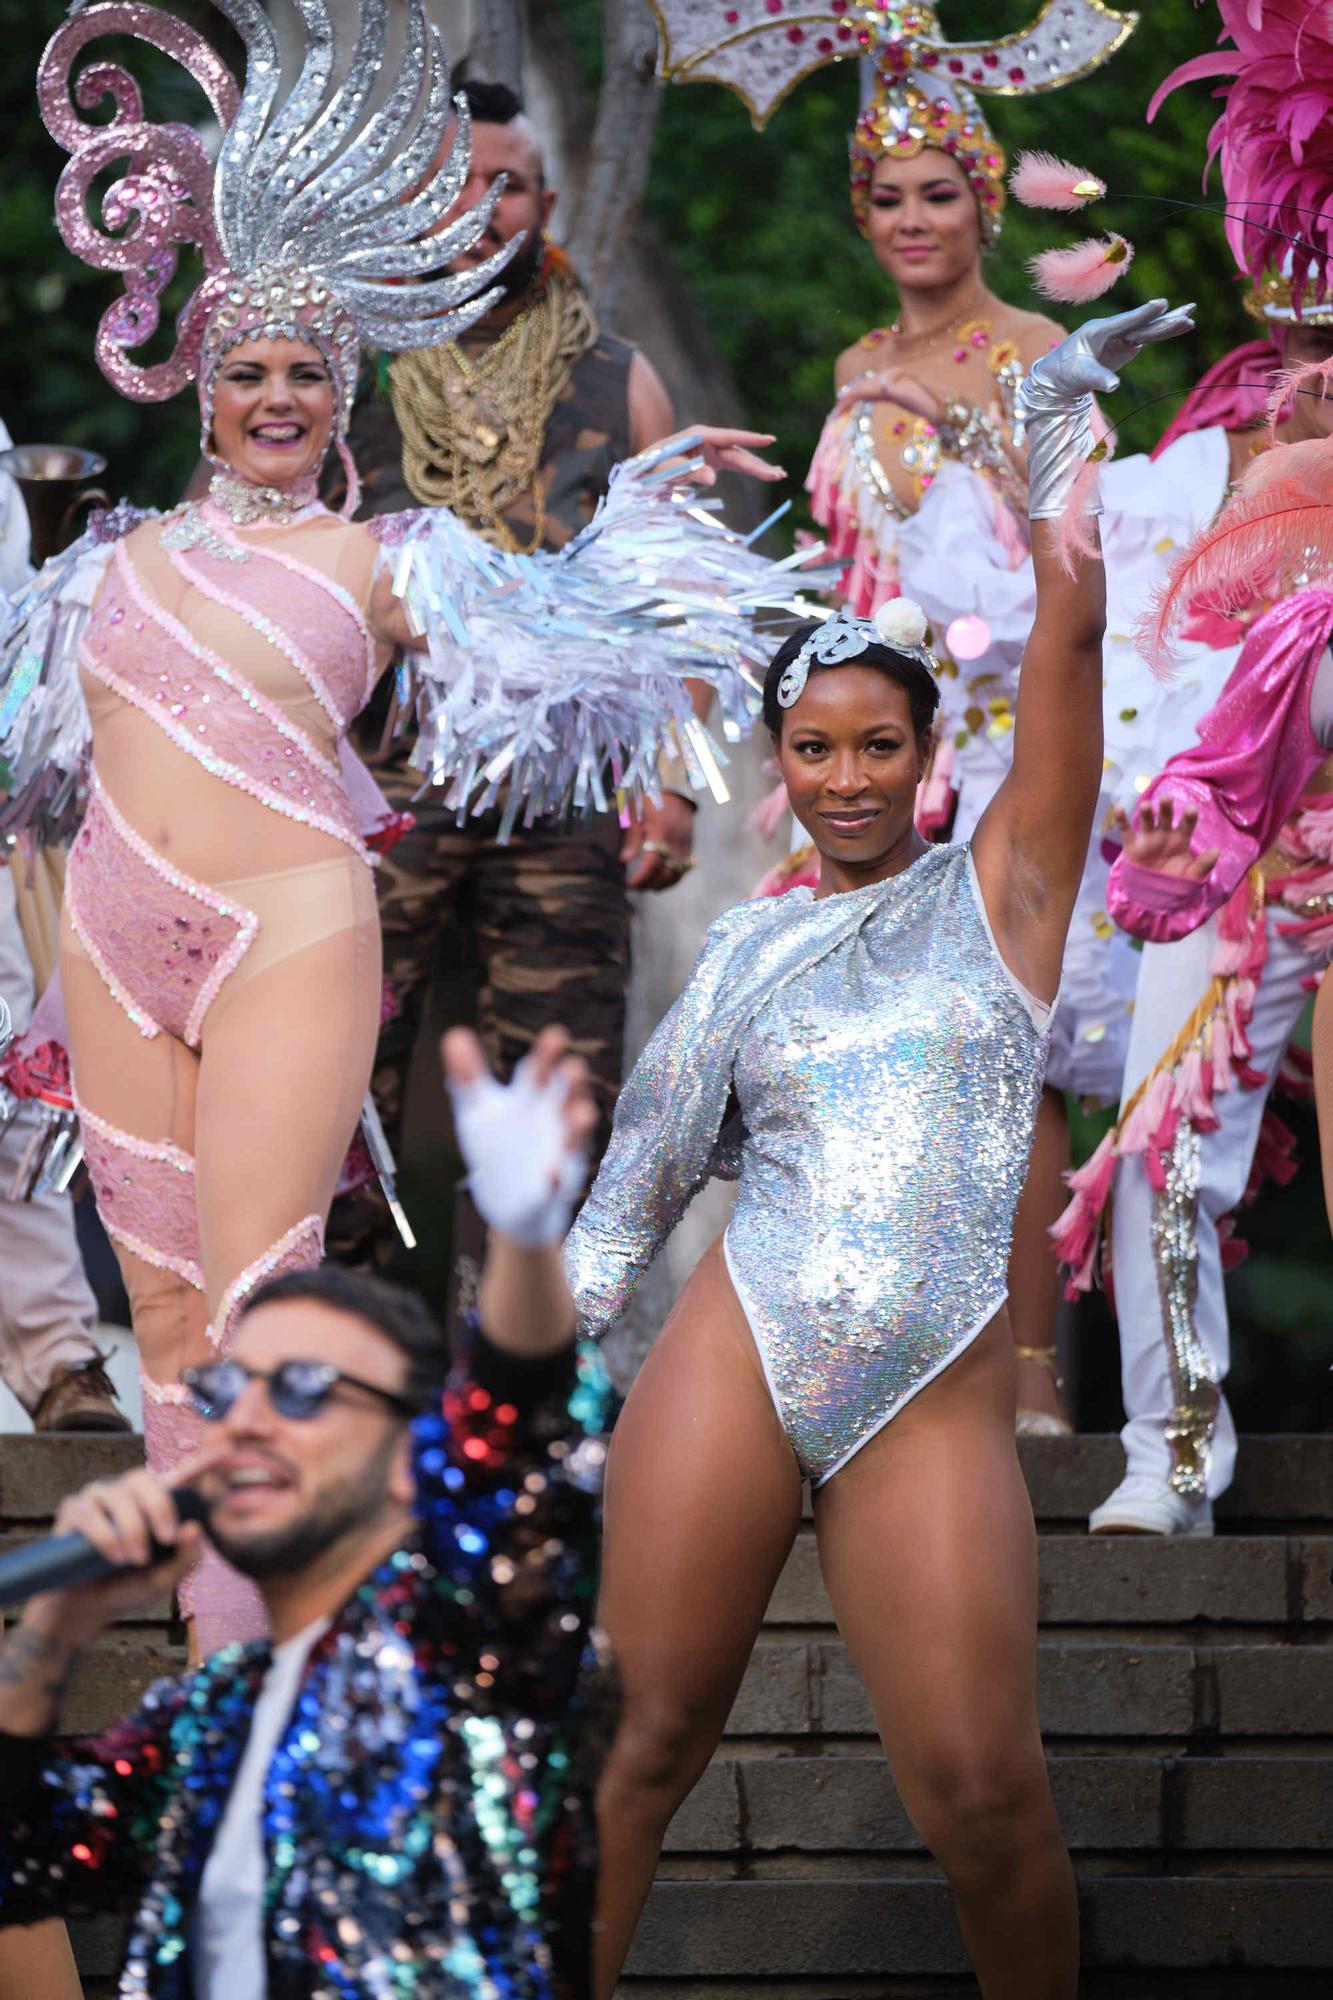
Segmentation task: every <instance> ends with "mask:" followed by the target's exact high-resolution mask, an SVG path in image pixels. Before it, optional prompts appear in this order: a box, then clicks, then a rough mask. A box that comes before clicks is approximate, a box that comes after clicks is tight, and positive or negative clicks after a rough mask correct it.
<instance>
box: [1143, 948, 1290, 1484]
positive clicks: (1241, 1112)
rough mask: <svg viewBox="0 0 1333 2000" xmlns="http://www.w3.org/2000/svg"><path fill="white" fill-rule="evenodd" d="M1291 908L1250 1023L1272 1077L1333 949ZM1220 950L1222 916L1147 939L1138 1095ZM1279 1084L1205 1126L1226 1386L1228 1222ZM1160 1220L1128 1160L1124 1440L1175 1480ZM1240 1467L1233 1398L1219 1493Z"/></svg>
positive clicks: (1256, 1056)
mask: <svg viewBox="0 0 1333 2000" xmlns="http://www.w3.org/2000/svg"><path fill="white" fill-rule="evenodd" d="M1283 914H1284V913H1283V912H1282V911H1281V910H1280V909H1278V910H1274V909H1271V908H1270V910H1269V912H1268V917H1267V924H1268V957H1267V960H1266V961H1265V964H1264V969H1263V973H1262V975H1261V978H1260V980H1259V985H1258V989H1257V992H1256V995H1255V1003H1254V1013H1253V1015H1252V1016H1251V1019H1250V1024H1249V1029H1248V1034H1249V1039H1250V1044H1251V1049H1252V1054H1251V1056H1250V1065H1251V1067H1252V1068H1254V1069H1256V1070H1261V1071H1262V1072H1263V1074H1264V1075H1265V1076H1266V1077H1267V1078H1268V1079H1269V1083H1270V1084H1271V1080H1272V1078H1273V1076H1274V1075H1275V1073H1276V1071H1277V1067H1278V1064H1279V1063H1280V1062H1281V1059H1282V1054H1283V1051H1284V1050H1285V1048H1286V1046H1287V1043H1288V1041H1289V1040H1290V1039H1291V1033H1292V1030H1293V1028H1294V1027H1295V1026H1296V1023H1297V1021H1298V1020H1299V1018H1300V1015H1301V1011H1302V1009H1303V1007H1304V1006H1305V1003H1306V1001H1307V1000H1308V998H1309V994H1308V993H1307V992H1306V991H1305V990H1304V988H1303V986H1302V981H1303V980H1305V979H1308V978H1309V976H1310V974H1311V973H1312V972H1315V971H1317V970H1318V969H1319V967H1320V965H1321V964H1322V963H1325V962H1326V956H1327V955H1326V956H1325V958H1319V957H1316V956H1314V955H1312V954H1311V953H1310V952H1308V951H1303V950H1301V949H1300V947H1299V946H1298V945H1297V944H1295V943H1294V942H1293V941H1291V940H1290V939H1287V938H1283V937H1280V936H1279V935H1278V928H1277V927H1278V923H1279V921H1281V920H1282V917H1283ZM1216 947H1217V924H1216V920H1215V919H1214V920H1213V921H1212V922H1210V923H1207V924H1204V925H1203V926H1202V928H1201V929H1199V930H1197V931H1195V932H1193V933H1192V935H1191V936H1189V937H1187V938H1182V939H1181V940H1180V941H1179V943H1177V944H1150V945H1145V946H1144V949H1143V960H1142V966H1141V969H1140V972H1139V981H1138V989H1137V992H1136V995H1135V1001H1134V1019H1133V1025H1132V1028H1131V1030H1130V1041H1129V1058H1128V1061H1127V1063H1126V1067H1125V1086H1124V1094H1125V1099H1126V1100H1127V1099H1128V1098H1129V1096H1130V1095H1131V1093H1132V1092H1133V1091H1134V1090H1136V1089H1137V1087H1138V1085H1139V1084H1140V1083H1141V1082H1142V1081H1143V1079H1144V1077H1146V1076H1147V1075H1148V1074H1149V1072H1150V1071H1151V1070H1152V1069H1153V1068H1154V1067H1155V1065H1156V1063H1157V1061H1158V1058H1159V1057H1160V1056H1161V1055H1162V1053H1163V1052H1164V1051H1165V1050H1166V1049H1167V1048H1169V1047H1170V1045H1171V1043H1172V1042H1173V1041H1174V1040H1175V1038H1176V1036H1177V1035H1178V1034H1179V1032H1180V1030H1181V1028H1182V1026H1183V1025H1184V1023H1185V1021H1186V1020H1187V1019H1188V1018H1189V1016H1190V1015H1191V1014H1192V1013H1193V1011H1194V1009H1195V1008H1196V1007H1197V1006H1198V1004H1199V1002H1200V1001H1201V1000H1202V998H1203V996H1204V993H1205V992H1206V991H1207V988H1208V984H1209V981H1210V978H1211V974H1210V973H1209V970H1208V967H1209V962H1210V960H1211V959H1212V956H1213V953H1214V951H1215V950H1216ZM1268 1089H1269V1085H1265V1086H1264V1087H1263V1088H1261V1089H1257V1090H1246V1089H1245V1088H1244V1087H1243V1086H1237V1088H1236V1089H1234V1090H1229V1091H1225V1092H1220V1093H1219V1094H1218V1095H1217V1096H1216V1097H1215V1098H1214V1102H1213V1108H1214V1111H1215V1112H1216V1114H1217V1116H1218V1118H1219V1119H1220V1121H1221V1122H1220V1124H1219V1126H1218V1129H1217V1130H1216V1131H1215V1132H1205V1133H1203V1134H1202V1135H1201V1138H1200V1161H1199V1164H1200V1178H1199V1193H1198V1201H1197V1209H1196V1217H1195V1243H1196V1247H1197V1251H1198V1266H1197V1269H1198V1292H1197V1297H1196V1300H1195V1306H1194V1326H1195V1332H1196V1333H1197V1335H1198V1338H1199V1341H1200V1343H1201V1344H1202V1346H1203V1348H1204V1350H1205V1352H1206V1353H1207V1355H1208V1357H1209V1359H1210V1361H1211V1363H1212V1364H1213V1367H1214V1369H1215V1371H1216V1378H1217V1380H1218V1382H1221V1381H1223V1380H1224V1379H1225V1376H1226V1373H1227V1369H1228V1367H1229V1366H1230V1360H1231V1349H1230V1335H1229V1330H1228V1326H1227V1304H1226V1293H1225V1291H1224V1288H1223V1282H1222V1258H1221V1249H1220V1245H1219V1242H1218V1234H1217V1225H1218V1222H1219V1220H1220V1219H1221V1218H1222V1217H1223V1216H1224V1215H1226V1214H1228V1213H1229V1212H1230V1211H1231V1210H1232V1209H1233V1208H1235V1206H1236V1204H1237V1203H1238V1202H1239V1200H1240V1198H1241V1196H1242V1195H1243V1194H1244V1192H1245V1188H1246V1185H1247V1183H1248V1181H1249V1177H1250V1165H1251V1162H1252V1160H1253V1158H1254V1150H1255V1146H1256V1145H1257V1143H1258V1138H1259V1127H1260V1124H1261V1122H1262V1119H1263V1112H1264V1105H1265V1103H1266V1102H1267V1099H1268ZM1152 1221H1153V1193H1152V1189H1151V1188H1150V1187H1149V1185H1148V1180H1147V1176H1146V1175H1145V1173H1144V1171H1143V1162H1142V1158H1141V1157H1139V1156H1132V1157H1130V1158H1128V1159H1124V1160H1122V1161H1121V1162H1120V1164H1119V1166H1118V1167H1117V1169H1116V1176H1115V1189H1114V1198H1113V1206H1112V1245H1111V1270H1112V1277H1113V1281H1114V1286H1115V1303H1116V1314H1117V1317H1118V1319H1119V1322H1120V1375H1121V1384H1122V1390H1123V1396H1124V1404H1125V1412H1126V1416H1127V1417H1128V1422H1127V1423H1126V1425H1125V1428H1124V1430H1123V1431H1122V1432H1121V1433H1120V1435H1121V1439H1122V1441H1123V1443H1124V1447H1125V1457H1126V1460H1127V1466H1128V1471H1129V1472H1130V1473H1132V1474H1143V1475H1145V1476H1148V1477H1152V1478H1158V1479H1162V1480H1166V1479H1168V1478H1169V1477H1170V1474H1171V1470H1172V1464H1173V1459H1172V1453H1171V1450H1170V1447H1169V1445H1168V1443H1167V1437H1166V1427H1167V1423H1168V1421H1169V1419H1170V1416H1171V1411H1172V1408H1173V1405H1174V1401H1175V1397H1174V1394H1173V1389H1172V1379H1171V1368H1170V1355H1169V1352H1168V1347H1167V1338H1166V1323H1165V1318H1164V1315H1163V1311H1162V1303H1161V1294H1160V1290H1159V1285H1158V1272H1157V1264H1156V1260H1155V1257H1154V1254H1153V1242H1152ZM1235 1464H1236V1427H1235V1424H1234V1423H1233V1421H1232V1417H1231V1412H1230V1410H1229V1409H1228V1407H1227V1403H1226V1399H1225V1397H1224V1398H1223V1399H1222V1401H1221V1404H1220V1406H1219V1408H1218V1412H1217V1428H1216V1433H1215V1435H1214V1438H1213V1444H1212V1451H1211V1455H1210V1458H1209V1463H1208V1470H1207V1490H1208V1494H1209V1497H1210V1498H1213V1499H1215V1498H1216V1497H1217V1495H1218V1494H1219V1493H1225V1491H1226V1489H1227V1487H1228V1486H1229V1485H1230V1484H1231V1480H1232V1476H1233V1474H1234V1471H1235Z"/></svg>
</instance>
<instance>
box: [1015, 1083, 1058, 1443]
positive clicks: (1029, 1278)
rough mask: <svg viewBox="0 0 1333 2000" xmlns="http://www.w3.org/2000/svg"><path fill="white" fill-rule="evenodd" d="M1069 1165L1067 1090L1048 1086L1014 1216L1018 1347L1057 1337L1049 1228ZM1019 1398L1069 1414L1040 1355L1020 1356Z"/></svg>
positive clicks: (1026, 1404) (1026, 1406) (1022, 1405)
mask: <svg viewBox="0 0 1333 2000" xmlns="http://www.w3.org/2000/svg"><path fill="white" fill-rule="evenodd" d="M1068 1168H1069V1120H1068V1117H1067V1116H1066V1114H1065V1100H1064V1094H1063V1092H1061V1091H1058V1090H1051V1089H1046V1090H1043V1092H1042V1094H1041V1102H1040V1104H1039V1106H1038V1109H1037V1124H1036V1130H1035V1131H1034V1133H1033V1137H1032V1158H1031V1160H1030V1161H1029V1163H1028V1174H1027V1180H1026V1181H1025V1182H1024V1184H1023V1192H1022V1195H1021V1196H1020V1197H1019V1203H1018V1211H1017V1214H1016V1215H1015V1217H1014V1241H1013V1248H1012V1249H1011V1251H1010V1253H1009V1319H1010V1323H1011V1325H1012V1327H1013V1332H1014V1345H1015V1347H1035V1348H1039V1349H1044V1348H1049V1347H1050V1346H1051V1345H1052V1343H1053V1342H1054V1340H1055V1319H1056V1313H1057V1312H1058V1310H1059V1306H1060V1288H1061V1283H1062V1280H1061V1277H1060V1267H1059V1265H1058V1264H1057V1263H1056V1261H1055V1258H1054V1257H1053V1256H1052V1254H1051V1238H1050V1229H1051V1225H1052V1224H1053V1223H1055V1222H1058V1221H1059V1219H1060V1215H1061V1213H1062V1211H1063V1209H1064V1207H1065V1204H1066V1202H1067V1201H1068V1199H1069V1190H1068V1188H1067V1187H1066V1186H1065V1183H1064V1176H1065V1174H1066V1172H1067V1171H1068ZM1017 1401H1018V1408H1019V1409H1020V1410H1041V1411H1044V1412H1045V1413H1046V1414H1047V1415H1049V1416H1053V1417H1062V1416H1064V1415H1065V1414H1066V1411H1065V1409H1064V1406H1063V1404H1062V1402H1061V1400H1060V1392H1059V1390H1058V1389H1057V1387H1056V1383H1055V1374H1054V1371H1053V1370H1052V1369H1050V1368H1046V1367H1043V1366H1042V1364H1041V1363H1040V1362H1038V1361H1024V1360H1020V1361H1019V1364H1018V1398H1017Z"/></svg>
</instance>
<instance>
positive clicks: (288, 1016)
mask: <svg viewBox="0 0 1333 2000" xmlns="http://www.w3.org/2000/svg"><path fill="white" fill-rule="evenodd" d="M380 984H381V979H380V943H379V932H378V929H377V927H375V926H374V925H373V924H371V925H365V924H363V925H358V926H356V927H353V928H349V929H348V930H345V931H340V932H337V933H336V934H335V935H334V936H332V937H329V938H326V939H324V940H323V941H322V942H321V943H319V944H315V945H311V946H309V947H308V948H307V949H306V950H304V951H300V952H296V953H294V954H293V955H292V956H291V957H290V958H284V959H281V960H280V961H279V962H278V963H277V964H276V965H274V966H271V967H270V968H269V969H268V970H267V971H265V972H261V973H260V974H258V976H257V977H255V978H253V979H249V980H247V981H245V982H244V983H243V984H242V985H240V986H239V987H237V988H236V989H235V991H234V993H233V994H231V995H229V994H228V993H227V990H226V989H225V988H224V989H223V992H222V995H221V996H220V998H219V1000H218V1002H217V1003H216V1005H215V1006H214V1007H213V1009H212V1010H211V1011H210V1013H209V1015H208V1018H207V1020H206V1021H205V1023H204V1037H203V1060H202V1063H201V1065H200V1070H199V1095H198V1109H197V1139H196V1146H195V1156H196V1171H197V1174H198V1187H199V1236H200V1243H201V1246H202V1250H203V1263H204V1275H205V1277H206V1279H207V1283H208V1295H209V1303H210V1306H211V1307H212V1309H213V1310H214V1311H215V1312H216V1311H217V1309H218V1305H219V1302H220V1301H221V1299H222V1296H223V1294H224V1293H225V1292H226V1290H227V1287H228V1286H229V1285H231V1284H232V1283H233V1282H234V1281H235V1280H236V1278H237V1277H238V1276H239V1275H240V1274H241V1273H242V1272H244V1271H246V1270H248V1269H249V1267H250V1266H251V1265H252V1264H254V1262H255V1260H256V1259H258V1258H261V1257H263V1256H264V1254H265V1253H266V1252H267V1251H269V1250H271V1249H272V1248H273V1246H274V1244H275V1243H277V1242H278V1241H279V1240H280V1239H281V1238H282V1237H283V1235H284V1234H285V1233H286V1232H287V1231H289V1230H291V1229H293V1228H294V1227H295V1226H296V1225H297V1224H299V1223H301V1222H302V1221H304V1220H305V1219H306V1218H307V1217H308V1216H312V1215H313V1216H316V1217H318V1218H319V1221H320V1223H321V1224H322V1223H323V1221H324V1220H325V1218H326V1217H327V1215H328V1211H329V1204H330V1203H331V1201H332V1199H333V1191H334V1188H335V1187H336V1185H337V1181H338V1175H339V1172H340V1170H341V1167H342V1163H343V1159H344V1156H345V1154H346V1151H347V1147H348V1145H349V1143H350V1142H351V1139H352V1135H353V1133H354V1132H355V1130H356V1122H357V1117H358V1114H359V1112H360V1108H361V1104H362V1101H363V1099H364V1097H365V1093H366V1090H367V1088H368V1085H369V1082H370V1070H371V1064H372V1061H373V1059H374V1054H375V1038H376V1034H377V1032H378V1027H379V1007H380Z"/></svg>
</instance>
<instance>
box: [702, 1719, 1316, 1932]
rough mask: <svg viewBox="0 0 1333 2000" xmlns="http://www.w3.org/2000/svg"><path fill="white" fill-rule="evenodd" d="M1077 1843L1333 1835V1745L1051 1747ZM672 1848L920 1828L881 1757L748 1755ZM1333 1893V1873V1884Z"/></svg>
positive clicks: (1187, 1848) (811, 1844) (751, 1852)
mask: <svg viewBox="0 0 1333 2000" xmlns="http://www.w3.org/2000/svg"><path fill="white" fill-rule="evenodd" d="M1050 1773H1051V1789H1052V1791H1053V1793H1054V1796H1055V1804H1056V1809H1057V1811H1058V1813H1059V1815H1060V1824H1061V1826H1062V1827H1063V1829H1064V1834H1065V1839H1066V1840H1067V1842H1068V1843H1069V1846H1070V1848H1071V1849H1072V1850H1073V1851H1074V1852H1075V1853H1089V1852H1103V1851H1105V1852H1113V1853H1119V1852H1125V1853H1139V1852H1143V1851H1149V1850H1150V1851H1152V1852H1154V1853H1156V1854H1157V1855H1159V1856H1161V1857H1163V1858H1164V1866H1165V1867H1166V1868H1168V1869H1169V1866H1170V1857H1171V1856H1172V1855H1173V1854H1176V1853H1181V1852H1191V1853H1195V1852H1197V1853H1210V1852H1211V1853H1218V1852H1226V1851H1229V1850H1241V1851H1246V1852H1261V1853H1268V1852H1272V1853H1279V1854H1280V1853H1292V1852H1298V1851H1309V1852H1314V1851H1318V1850H1321V1849H1325V1850H1327V1849H1330V1848H1333V1749H1330V1751H1329V1753H1328V1754H1327V1755H1325V1756H1306V1757H1269V1756H1233V1757H1163V1756H1157V1755H1153V1754H1151V1753H1144V1754H1140V1755H1129V1756H1101V1757H1083V1756H1070V1755H1055V1756H1053V1757H1052V1758H1051V1759H1050ZM665 1851H666V1853H667V1855H668V1856H671V1855H684V1854H699V1855H703V1854H710V1855H726V1856H728V1857H729V1860H730V1865H731V1867H732V1869H733V1870H734V1871H735V1872H736V1873H742V1872H750V1871H751V1869H752V1868H753V1867H754V1866H755V1864H756V1862H759V1863H760V1864H761V1865H762V1859H763V1857H765V1856H771V1855H776V1854H909V1853H920V1852H921V1851H922V1849H921V1841H920V1838H919V1836H918V1834H917V1832H916V1830H915V1828H914V1827H913V1826H912V1825H911V1823H910V1821H909V1820H908V1818H907V1815H906V1814H905V1812H904V1811H903V1808H902V1805H901V1804H900V1802H899V1799H898V1794H897V1792H896V1790H895V1789H894V1785H893V1780H892V1779H891V1778H890V1776H889V1771H888V1766H887V1765H886V1764H885V1762H884V1759H883V1758H882V1757H860V1756H842V1757H800V1756H776V1757H763V1756H760V1757H740V1758H730V1757H727V1758H719V1759H718V1760H717V1761H716V1762H715V1763H713V1764H712V1765H711V1766H710V1767H709V1769H708V1770H707V1771H705V1773H704V1775H703V1777H702V1778H701V1780H700V1781H699V1783H698V1784H697V1785H696V1786H695V1788H694V1791H693V1792H692V1793H691V1795H690V1797H689V1798H688V1799H687V1800H686V1802H685V1804H684V1806H683V1807H682V1808H681V1810H680V1811H679V1812H678V1813H677V1815H676V1817H675V1819H674V1821H673V1822H672V1825H671V1828H670V1830H669V1832H668V1834H667V1840H666V1850H665ZM1329 1890H1330V1895H1331V1896H1333V1882H1330V1884H1329Z"/></svg>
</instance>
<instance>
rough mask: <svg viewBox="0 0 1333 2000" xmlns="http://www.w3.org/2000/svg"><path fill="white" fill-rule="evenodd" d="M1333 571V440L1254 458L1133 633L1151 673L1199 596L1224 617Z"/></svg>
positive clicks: (1163, 664) (1165, 665)
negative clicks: (1313, 574) (1308, 575)
mask: <svg viewBox="0 0 1333 2000" xmlns="http://www.w3.org/2000/svg"><path fill="white" fill-rule="evenodd" d="M1321 570H1324V571H1328V570H1333V439H1328V438H1310V439H1307V440H1305V441H1304V442H1302V443H1300V444H1288V445H1281V446H1279V447H1278V448H1277V449H1276V450H1274V451H1270V452H1265V453H1264V454H1263V456H1262V457H1260V458H1256V459H1255V461H1254V463H1253V464H1252V465H1251V466H1250V467H1249V469H1248V471H1247V472H1246V473H1245V476H1244V478H1243V479H1242V480H1241V482H1240V484H1239V485H1238V486H1237V488H1236V491H1235V493H1234V494H1233V495H1232V497H1231V499H1230V501H1229V502H1228V503H1227V505H1226V506H1225V507H1224V508H1223V509H1222V512H1221V513H1220V514H1219V515H1218V517H1217V519H1216V520H1215V521H1214V522H1213V524H1212V526H1211V527H1210V528H1207V529H1205V531H1204V532H1203V534H1201V535H1198V536H1196V537H1195V539H1194V541H1193V542H1191V543H1190V546H1189V547H1188V548H1187V549H1185V550H1183V551H1182V553H1181V554H1180V555H1179V556H1178V557H1177V558H1176V561H1175V563H1174V564H1173V565H1172V568H1171V572H1170V574H1169V576H1168V577H1167V579H1166V581H1165V583H1164V584H1163V585H1162V587H1161V589H1160V590H1159V591H1158V593H1157V595H1156V597H1155V599H1154V601H1153V604H1152V606H1151V608H1150V609H1149V611H1148V613H1147V615H1146V617H1145V618H1144V619H1143V620H1142V622H1141V623H1140V626H1139V630H1138V634H1137V642H1138V647H1139V651H1140V652H1141V653H1142V654H1143V656H1144V658H1145V659H1146V660H1147V661H1148V664H1149V665H1150V666H1151V667H1152V668H1153V670H1154V672H1157V673H1161V672H1168V671H1169V670H1170V665H1171V642H1172V639H1173V638H1174V636H1175V634H1176V633H1177V632H1178V631H1179V629H1180V627H1181V625H1182V624H1183V623H1184V621H1185V619H1186V617H1187V616H1188V615H1189V613H1190V610H1191V607H1192V606H1194V605H1195V604H1196V602H1197V601H1198V600H1199V599H1201V598H1202V599H1203V600H1204V604H1205V606H1206V608H1207V609H1209V610H1211V611H1214V612H1216V613H1218V614H1220V615H1222V616H1227V615H1228V614H1234V613H1236V612H1239V611H1243V610H1246V609H1248V608H1250V607H1252V606H1254V605H1256V604H1259V603H1262V602H1263V601H1265V600H1275V599H1277V598H1280V597H1286V596H1289V595H1290V594H1291V592H1292V591H1294V590H1298V589H1299V588H1300V587H1301V585H1300V582H1299V580H1298V579H1299V578H1301V577H1302V576H1304V575H1305V574H1306V573H1307V572H1318V571H1321Z"/></svg>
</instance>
